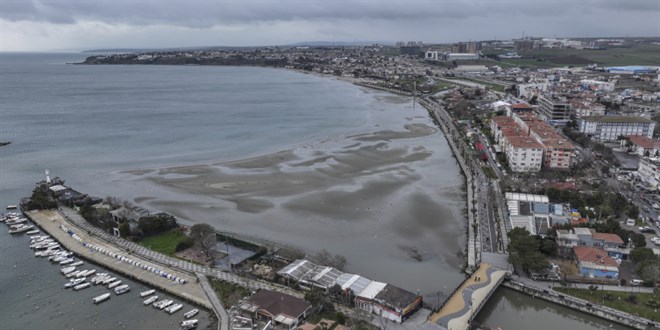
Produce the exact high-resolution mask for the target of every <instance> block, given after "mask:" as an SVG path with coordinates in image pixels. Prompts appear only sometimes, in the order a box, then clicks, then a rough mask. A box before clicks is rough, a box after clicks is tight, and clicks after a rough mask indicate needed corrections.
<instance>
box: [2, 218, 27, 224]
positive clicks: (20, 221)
mask: <svg viewBox="0 0 660 330" xmlns="http://www.w3.org/2000/svg"><path fill="white" fill-rule="evenodd" d="M26 222H27V218H13V219H9V220H7V221H5V224H7V225H17V224H19V223H26Z"/></svg>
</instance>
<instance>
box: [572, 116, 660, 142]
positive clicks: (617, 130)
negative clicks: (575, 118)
mask: <svg viewBox="0 0 660 330" xmlns="http://www.w3.org/2000/svg"><path fill="white" fill-rule="evenodd" d="M654 128H655V122H654V121H652V120H650V119H646V118H641V117H625V116H593V117H584V118H582V119H580V133H583V134H586V135H589V136H591V137H593V138H595V139H597V140H599V141H617V139H618V137H619V136H629V135H643V136H647V137H649V138H653V129H654Z"/></svg>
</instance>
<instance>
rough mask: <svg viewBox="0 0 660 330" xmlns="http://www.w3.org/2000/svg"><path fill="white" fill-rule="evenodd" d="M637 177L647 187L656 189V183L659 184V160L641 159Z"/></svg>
mask: <svg viewBox="0 0 660 330" xmlns="http://www.w3.org/2000/svg"><path fill="white" fill-rule="evenodd" d="M637 176H638V177H639V179H640V180H642V181H643V182H644V183H646V184H647V185H648V186H649V187H651V188H653V189H658V183H660V159H658V158H641V159H640V161H639V168H638V169H637Z"/></svg>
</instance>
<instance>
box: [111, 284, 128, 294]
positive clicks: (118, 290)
mask: <svg viewBox="0 0 660 330" xmlns="http://www.w3.org/2000/svg"><path fill="white" fill-rule="evenodd" d="M128 291H131V287H130V286H128V284H124V285H120V286H118V287H116V288H115V293H116V294H117V295H120V294H122V293H126V292H128Z"/></svg>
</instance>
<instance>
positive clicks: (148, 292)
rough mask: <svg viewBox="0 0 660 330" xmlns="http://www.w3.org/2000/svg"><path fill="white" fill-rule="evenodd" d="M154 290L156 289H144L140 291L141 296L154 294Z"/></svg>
mask: <svg viewBox="0 0 660 330" xmlns="http://www.w3.org/2000/svg"><path fill="white" fill-rule="evenodd" d="M154 292H156V290H147V291H142V292H140V297H141V298H144V297H146V296H149V295H152V294H154Z"/></svg>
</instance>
